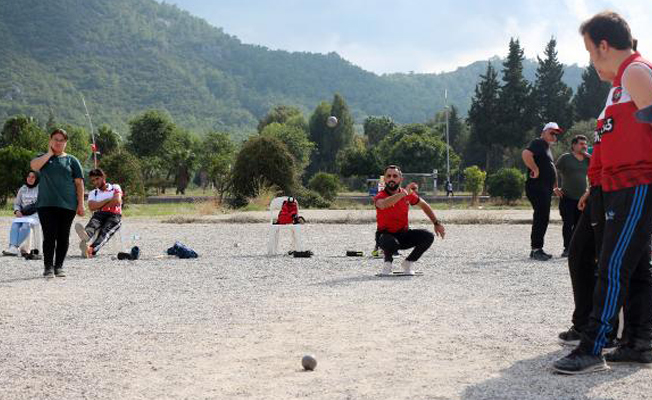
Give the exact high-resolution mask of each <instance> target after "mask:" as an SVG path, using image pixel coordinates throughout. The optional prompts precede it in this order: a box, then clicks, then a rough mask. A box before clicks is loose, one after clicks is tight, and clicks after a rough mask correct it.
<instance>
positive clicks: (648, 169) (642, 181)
mask: <svg viewBox="0 0 652 400" xmlns="http://www.w3.org/2000/svg"><path fill="white" fill-rule="evenodd" d="M633 63H637V64H638V65H643V66H645V67H647V68H648V69H649V70H650V73H652V64H651V63H650V62H649V61H647V60H645V59H644V58H642V57H641V55H640V54H639V53H634V54H632V55H631V56H630V57H629V58H627V60H625V61H624V62H623V63H622V65H621V66H620V68H619V70H618V74H617V75H616V79H614V81H613V87H612V88H611V91H610V92H609V97H608V98H607V105H606V107H605V109H604V111H603V112H602V114H601V115H600V118H599V121H598V129H597V131H596V134H597V135H598V136H599V137H600V142H601V147H602V148H601V149H600V161H601V162H602V174H601V184H602V189H603V190H604V191H605V192H612V191H615V190H620V189H625V188H628V187H633V186H638V185H648V184H651V183H652V126H651V125H650V124H642V123H639V122H637V121H636V119H635V117H634V113H635V112H636V111H637V110H638V108H637V107H636V104H634V101H633V100H632V98H631V96H630V94H629V93H628V92H627V90H625V88H624V87H623V86H622V83H621V80H622V77H623V74H624V72H625V70H626V69H627V68H628V67H629V66H630V65H632V64H633Z"/></svg>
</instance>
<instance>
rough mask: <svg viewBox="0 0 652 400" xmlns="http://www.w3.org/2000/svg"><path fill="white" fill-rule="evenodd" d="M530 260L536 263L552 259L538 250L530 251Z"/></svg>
mask: <svg viewBox="0 0 652 400" xmlns="http://www.w3.org/2000/svg"><path fill="white" fill-rule="evenodd" d="M530 258H532V259H534V260H537V261H548V260H550V259H551V258H552V256H551V255H550V254H548V253H546V252H544V251H543V250H542V249H538V250H532V251H531V252H530Z"/></svg>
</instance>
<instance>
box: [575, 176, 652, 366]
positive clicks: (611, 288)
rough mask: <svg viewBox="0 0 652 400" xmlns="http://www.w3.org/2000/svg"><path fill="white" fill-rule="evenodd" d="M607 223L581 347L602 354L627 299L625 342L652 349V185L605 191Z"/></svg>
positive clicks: (592, 352)
mask: <svg viewBox="0 0 652 400" xmlns="http://www.w3.org/2000/svg"><path fill="white" fill-rule="evenodd" d="M603 200H604V209H605V224H604V235H603V240H602V249H601V253H600V258H599V261H598V280H597V283H596V286H595V289H594V292H593V310H592V311H591V316H590V319H589V324H588V327H587V329H586V330H585V331H584V332H582V341H581V343H580V347H581V348H582V349H583V350H584V351H586V352H589V353H591V354H600V353H601V352H602V349H603V347H604V345H605V343H606V342H607V340H608V335H609V334H610V333H611V332H612V330H613V326H612V324H611V322H612V321H613V320H614V318H615V317H616V316H617V313H618V310H619V309H620V308H621V307H622V305H623V303H624V300H625V297H626V298H627V301H626V304H625V327H624V330H625V336H626V337H625V340H626V341H627V342H629V343H631V344H633V345H635V346H636V347H638V348H643V347H644V348H647V349H652V267H651V265H650V235H652V185H642V186H636V187H632V188H627V189H622V190H618V191H615V192H605V193H603Z"/></svg>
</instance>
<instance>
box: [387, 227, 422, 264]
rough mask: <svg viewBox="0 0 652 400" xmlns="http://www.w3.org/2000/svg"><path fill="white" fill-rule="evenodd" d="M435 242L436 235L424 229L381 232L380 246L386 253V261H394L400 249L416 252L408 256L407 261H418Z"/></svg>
mask: <svg viewBox="0 0 652 400" xmlns="http://www.w3.org/2000/svg"><path fill="white" fill-rule="evenodd" d="M434 240H435V235H433V234H432V233H431V232H429V231H427V230H424V229H408V230H407V231H403V232H396V233H389V232H380V236H379V237H378V245H379V246H380V248H381V249H383V252H384V253H385V261H393V260H394V258H393V257H392V256H393V255H394V253H395V252H396V251H397V250H399V249H401V250H402V249H409V248H412V247H414V250H412V252H411V253H410V255H409V256H407V258H406V260H407V261H417V260H418V259H419V258H420V257H421V256H422V255H423V253H425V251H426V250H428V249H429V248H430V246H431V245H432V242H433V241H434Z"/></svg>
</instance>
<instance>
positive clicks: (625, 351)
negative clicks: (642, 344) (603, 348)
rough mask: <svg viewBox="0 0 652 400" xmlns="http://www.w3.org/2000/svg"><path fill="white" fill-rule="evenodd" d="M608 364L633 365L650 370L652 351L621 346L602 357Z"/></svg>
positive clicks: (651, 366)
mask: <svg viewBox="0 0 652 400" xmlns="http://www.w3.org/2000/svg"><path fill="white" fill-rule="evenodd" d="M604 358H605V360H607V362H608V363H613V364H633V365H639V366H641V367H643V368H652V350H636V349H635V348H633V347H630V346H627V345H623V346H620V347H618V348H617V349H616V350H614V351H612V352H611V353H607V354H605V356H604Z"/></svg>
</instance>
